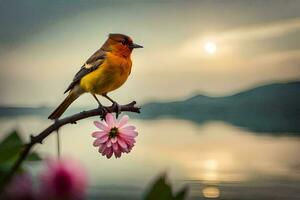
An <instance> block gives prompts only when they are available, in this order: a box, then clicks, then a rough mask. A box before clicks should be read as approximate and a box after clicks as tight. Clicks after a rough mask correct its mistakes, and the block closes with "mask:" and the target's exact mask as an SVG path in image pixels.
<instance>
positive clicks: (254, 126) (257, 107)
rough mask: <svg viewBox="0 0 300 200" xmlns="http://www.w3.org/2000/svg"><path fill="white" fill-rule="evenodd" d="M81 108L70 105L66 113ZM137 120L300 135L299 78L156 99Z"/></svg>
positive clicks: (14, 112)
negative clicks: (215, 124) (222, 124)
mask: <svg viewBox="0 0 300 200" xmlns="http://www.w3.org/2000/svg"><path fill="white" fill-rule="evenodd" d="M52 109H53V108H49V107H37V108H34V107H31V108H30V107H0V117H16V116H20V115H39V116H43V117H45V119H46V118H47V116H48V115H49V113H50V112H51V111H52ZM82 110H84V108H72V107H71V108H70V109H68V110H67V112H66V114H65V115H69V114H72V113H77V112H80V111H82ZM141 111H142V112H141V114H140V115H138V116H137V115H132V116H137V117H138V118H139V119H140V118H142V119H158V118H164V117H172V118H178V119H185V120H190V121H193V122H196V123H199V124H202V123H205V122H208V121H224V122H227V123H230V124H233V125H235V126H239V127H243V128H246V129H249V130H251V131H254V132H266V133H272V134H278V135H281V134H294V135H300V81H299V82H291V83H277V84H270V85H265V86H260V87H257V88H253V89H250V90H247V91H244V92H240V93H237V94H234V95H230V96H225V97H208V96H203V95H196V96H194V97H191V98H189V99H186V100H184V101H176V102H165V103H162V102H156V103H149V104H146V105H143V106H142V110H141Z"/></svg>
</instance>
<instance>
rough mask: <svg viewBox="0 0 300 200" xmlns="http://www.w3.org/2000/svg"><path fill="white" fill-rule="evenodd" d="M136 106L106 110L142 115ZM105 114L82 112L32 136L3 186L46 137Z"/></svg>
mask: <svg viewBox="0 0 300 200" xmlns="http://www.w3.org/2000/svg"><path fill="white" fill-rule="evenodd" d="M135 104H136V102H135V101H133V102H131V103H129V104H126V105H121V106H120V107H119V108H117V107H116V106H113V105H112V106H109V107H104V108H105V110H106V111H107V112H109V113H117V112H118V111H119V112H135V113H140V108H139V107H136V106H135ZM104 114H105V113H103V109H101V108H97V109H93V110H89V111H82V112H80V113H77V114H74V115H72V116H69V117H65V118H62V119H59V120H56V121H55V122H54V123H53V124H51V125H50V126H49V127H48V128H46V129H45V130H43V131H42V132H41V133H39V134H38V135H36V136H33V135H31V136H30V142H29V143H28V144H26V145H25V146H24V149H23V151H21V152H20V155H19V157H18V160H17V161H16V162H15V163H14V165H13V166H12V168H11V169H10V171H9V172H8V173H7V174H6V176H5V177H4V178H3V182H2V183H3V185H5V184H4V183H7V182H8V181H9V180H10V179H11V178H12V177H13V175H14V174H15V172H16V171H17V170H18V169H19V167H20V166H21V164H22V163H23V161H24V160H25V159H26V157H27V156H28V154H29V152H30V150H31V149H32V147H33V146H34V145H35V144H37V143H41V144H42V142H43V140H44V139H45V138H46V137H48V136H49V135H50V134H51V133H52V132H54V131H56V130H58V129H59V128H60V127H62V126H64V125H66V124H76V122H77V121H79V120H82V119H85V118H89V117H93V116H101V117H102V118H104V117H105V116H103V115H104ZM1 189H3V188H1ZM1 189H0V191H1Z"/></svg>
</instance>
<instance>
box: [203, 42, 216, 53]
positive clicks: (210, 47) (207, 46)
mask: <svg viewBox="0 0 300 200" xmlns="http://www.w3.org/2000/svg"><path fill="white" fill-rule="evenodd" d="M203 48H204V51H205V52H206V53H208V54H215V53H216V51H217V45H216V43H215V42H213V41H206V42H205V43H204V45H203Z"/></svg>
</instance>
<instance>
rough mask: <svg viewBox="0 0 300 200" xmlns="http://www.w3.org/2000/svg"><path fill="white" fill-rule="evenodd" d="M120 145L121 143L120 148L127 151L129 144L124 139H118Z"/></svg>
mask: <svg viewBox="0 0 300 200" xmlns="http://www.w3.org/2000/svg"><path fill="white" fill-rule="evenodd" d="M118 143H119V145H120V147H122V148H123V149H127V144H126V142H125V141H124V140H123V139H122V138H120V137H119V138H118Z"/></svg>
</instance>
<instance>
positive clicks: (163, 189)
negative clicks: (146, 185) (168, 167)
mask: <svg viewBox="0 0 300 200" xmlns="http://www.w3.org/2000/svg"><path fill="white" fill-rule="evenodd" d="M144 199H145V200H155V199H161V200H171V199H172V191H171V187H170V185H168V184H167V183H166V176H165V175H161V176H160V177H158V179H157V180H156V181H154V184H153V185H152V186H151V187H150V190H149V191H148V192H147V193H146V195H145V198H144Z"/></svg>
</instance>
